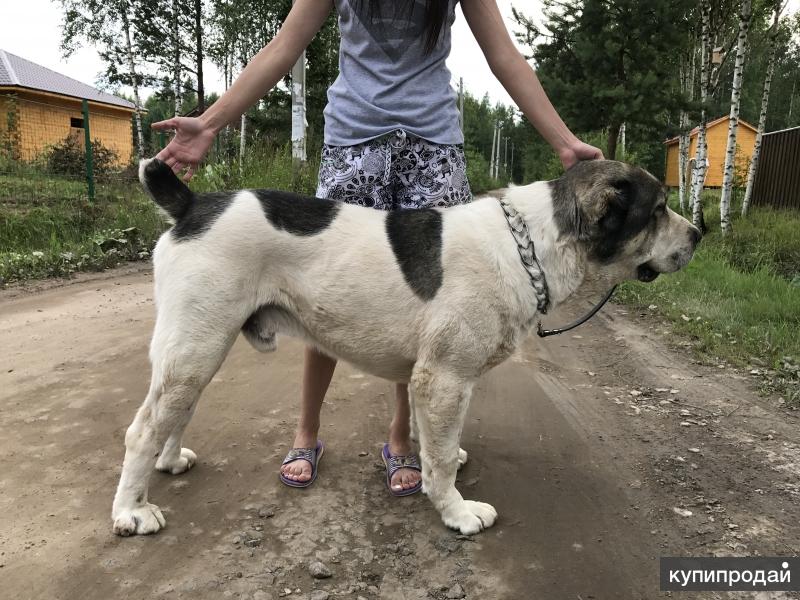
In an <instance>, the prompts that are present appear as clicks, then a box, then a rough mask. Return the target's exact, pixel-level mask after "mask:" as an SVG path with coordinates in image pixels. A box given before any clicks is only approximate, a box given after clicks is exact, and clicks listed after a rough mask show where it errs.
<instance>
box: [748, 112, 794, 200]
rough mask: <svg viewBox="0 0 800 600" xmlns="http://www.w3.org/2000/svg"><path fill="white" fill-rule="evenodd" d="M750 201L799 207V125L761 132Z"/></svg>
mask: <svg viewBox="0 0 800 600" xmlns="http://www.w3.org/2000/svg"><path fill="white" fill-rule="evenodd" d="M762 144H763V145H762V147H761V159H760V161H759V165H758V173H757V174H756V181H755V185H754V188H753V204H754V205H757V206H769V207H771V208H780V209H785V210H800V127H794V128H793V129H784V130H783V131H775V132H772V133H767V134H764V138H763V141H762Z"/></svg>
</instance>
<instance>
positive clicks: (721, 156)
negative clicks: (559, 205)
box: [664, 116, 756, 188]
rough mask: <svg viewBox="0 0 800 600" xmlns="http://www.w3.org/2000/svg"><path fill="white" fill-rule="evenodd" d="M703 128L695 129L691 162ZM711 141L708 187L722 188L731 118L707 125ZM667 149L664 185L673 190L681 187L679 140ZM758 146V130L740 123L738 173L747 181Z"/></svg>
mask: <svg viewBox="0 0 800 600" xmlns="http://www.w3.org/2000/svg"><path fill="white" fill-rule="evenodd" d="M699 131H700V128H699V127H695V128H694V129H693V130H692V133H691V135H690V138H689V139H690V146H689V160H690V162H691V164H694V162H693V159H694V157H695V156H697V134H698V133H699ZM706 132H707V133H706V135H707V137H708V172H707V173H706V183H705V185H706V187H712V188H713V187H721V186H722V175H723V171H724V169H725V150H726V148H727V147H728V117H727V116H724V117H720V118H719V119H716V120H715V121H711V122H710V123H708V124H707V125H706ZM664 144H666V146H667V168H666V171H665V172H666V177H665V180H664V183H665V184H667V185H668V186H670V187H678V148H679V144H678V138H676V137H675V138H672V139H671V140H667V141H666V142H664ZM755 145H756V128H755V127H753V126H752V125H750V123H748V122H746V121H743V120H742V119H739V129H738V132H737V134H736V146H737V151H736V169H737V170H738V171H739V172H740V173H744V174H745V177H746V173H747V169H748V166H749V164H750V157H751V156H752V155H753V149H754V148H755Z"/></svg>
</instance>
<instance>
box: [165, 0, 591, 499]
mask: <svg viewBox="0 0 800 600" xmlns="http://www.w3.org/2000/svg"><path fill="white" fill-rule="evenodd" d="M458 1H459V0H296V3H295V5H294V7H293V8H292V10H291V12H290V13H289V15H288V17H287V18H286V21H285V22H284V24H283V27H282V28H281V30H280V32H279V33H278V34H277V35H276V36H275V37H274V38H273V40H272V41H271V42H270V43H269V44H267V46H266V47H264V48H263V49H262V50H261V51H260V52H259V53H258V54H257V55H256V56H255V57H254V58H253V60H252V61H250V63H249V64H248V65H247V68H245V69H244V71H242V73H241V75H240V76H239V78H238V79H237V80H236V82H235V83H234V84H233V85H232V86H231V88H230V89H229V90H228V91H227V92H226V93H225V94H224V95H223V96H222V97H221V98H220V99H219V100H218V101H217V102H215V103H214V104H213V105H212V106H211V107H210V108H209V109H208V111H206V112H205V113H204V114H203V115H202V116H201V117H199V118H182V117H176V118H174V119H169V120H167V121H162V122H160V123H156V124H154V125H153V127H154V128H155V129H162V130H165V129H171V130H174V131H175V132H176V134H175V137H174V138H173V140H172V141H171V142H170V143H169V145H168V146H167V147H166V148H165V149H164V150H162V151H161V152H160V153H159V155H158V158H160V159H162V160H164V161H165V162H166V163H167V164H169V165H170V166H171V167H172V169H173V170H174V171H175V172H182V171H185V179H189V178H191V176H192V175H193V173H194V171H195V170H196V169H197V165H198V164H199V163H200V162H201V161H202V160H203V157H204V156H205V154H206V152H207V151H208V149H209V147H210V146H211V143H212V141H213V140H214V137H215V136H216V135H217V133H218V132H219V131H220V130H221V129H222V128H223V127H225V126H226V125H227V124H228V123H232V122H234V121H237V120H238V119H239V117H240V116H241V114H242V113H243V112H244V111H245V110H247V108H248V107H249V106H251V105H252V104H254V103H255V102H257V101H258V100H259V99H260V98H262V97H263V96H264V95H265V94H266V93H267V92H268V91H269V90H270V89H272V87H273V86H275V84H277V83H278V81H280V80H281V78H282V77H283V75H284V74H285V73H287V72H288V71H289V70H290V69H291V67H292V65H293V64H294V63H295V62H296V61H297V59H298V58H299V56H300V54H301V53H302V51H303V49H304V48H305V47H306V46H307V45H308V44H309V43H310V42H311V40H312V38H313V37H314V35H315V34H316V32H317V31H318V30H319V28H320V27H321V26H322V24H323V23H324V22H325V20H326V18H327V17H328V15H329V13H330V11H331V9H333V8H335V9H336V10H337V12H338V15H339V28H340V31H341V36H342V39H341V47H340V56H339V77H338V78H337V80H336V81H335V82H334V84H333V85H332V86H331V87H330V89H329V90H328V105H327V107H326V108H325V132H324V133H325V144H324V147H323V149H322V162H321V165H320V172H319V187H318V188H317V195H318V196H320V197H323V198H331V199H335V200H340V201H342V202H349V203H353V204H360V205H362V206H370V207H373V208H376V209H380V210H393V209H398V208H404V209H419V208H427V207H446V206H451V205H454V204H459V203H464V202H469V201H470V200H471V192H470V188H469V182H468V181H467V178H466V166H465V161H464V153H463V148H462V144H463V141H464V139H463V135H462V132H461V129H460V127H459V118H458V111H457V108H456V99H455V92H454V90H453V88H452V87H451V85H450V78H451V76H450V72H449V71H448V69H447V67H446V65H445V60H446V58H447V56H448V55H449V53H450V29H451V26H452V24H453V21H454V19H455V4H456V2H458ZM461 7H462V10H463V12H464V17H465V18H466V20H467V23H468V24H469V27H470V29H471V30H472V33H473V34H474V35H475V39H476V40H477V42H478V44H479V45H480V47H481V49H482V50H483V53H484V55H485V56H486V60H487V61H488V63H489V66H490V67H491V69H492V73H494V75H495V76H496V77H497V79H498V80H499V81H500V83H501V84H502V85H503V86H504V87H505V89H506V90H507V91H508V93H509V94H510V95H511V97H512V98H513V99H514V101H515V102H516V104H517V105H518V106H519V108H520V109H521V110H522V112H523V113H524V114H525V116H526V117H527V118H528V120H529V121H530V122H531V123H532V124H533V125H534V127H536V129H537V130H538V131H539V133H540V134H541V135H542V136H543V137H544V139H545V140H547V142H548V143H549V144H550V145H551V146H552V147H553V149H554V150H555V151H556V152H557V153H558V156H559V157H560V159H561V162H562V163H563V165H564V167H565V168H569V167H571V166H572V165H573V164H575V163H576V162H577V161H580V160H591V159H597V158H602V153H601V152H600V150H598V149H597V148H594V147H592V146H589V145H587V144H584V143H582V142H581V141H579V140H578V139H577V138H576V137H575V136H574V135H573V134H572V133H571V132H570V130H569V129H568V128H567V126H566V125H565V124H564V122H563V121H562V120H561V118H560V117H559V116H558V114H557V112H556V110H555V109H554V108H553V106H552V104H551V103H550V101H549V100H548V98H547V96H546V94H545V92H544V90H543V89H542V86H541V84H540V83H539V80H538V78H537V77H536V74H535V73H534V71H533V69H532V68H531V67H530V65H529V64H528V63H527V62H526V60H525V58H524V57H523V56H522V55H521V54H520V53H519V51H518V50H517V48H516V46H515V45H514V43H513V42H512V40H511V37H510V35H509V33H508V30H507V29H506V26H505V24H504V23H503V19H502V17H501V14H500V11H499V9H498V7H497V3H496V0H461ZM387 309H388V310H401V307H387ZM335 367H336V361H335V360H333V359H332V358H330V357H328V356H325V355H323V354H321V353H319V352H318V351H317V350H315V349H314V348H310V347H309V348H307V349H306V352H305V365H304V373H303V390H302V408H301V412H300V421H299V425H298V428H297V431H296V434H295V438H294V444H293V446H294V448H293V450H291V451H290V452H289V454H288V455H287V457H286V459H285V460H284V464H283V465H282V467H281V471H280V477H281V481H283V482H284V483H285V484H287V485H290V486H292V487H307V486H309V485H311V483H313V481H314V479H315V478H316V475H317V464H318V461H319V459H320V457H321V456H322V451H323V446H322V443H321V442H319V441H318V440H317V434H318V431H319V426H320V411H321V409H322V401H323V399H324V397H325V393H326V391H327V389H328V385H329V384H330V381H331V378H332V377H333V371H334V368H335ZM409 417H410V409H409V402H408V389H407V386H406V385H405V384H397V385H396V409H395V415H394V418H393V420H392V423H391V426H390V429H389V443H388V444H386V445H385V446H384V450H383V460H384V463H385V464H386V467H387V484H388V486H389V489H390V491H391V493H392V494H394V495H397V496H404V495H408V494H413V493H415V492H416V491H418V490H419V489H420V487H421V474H420V466H419V459H418V457H417V456H416V455H415V454H413V452H412V447H411V442H410V439H409Z"/></svg>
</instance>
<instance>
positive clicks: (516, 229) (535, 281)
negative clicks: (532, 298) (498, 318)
mask: <svg viewBox="0 0 800 600" xmlns="http://www.w3.org/2000/svg"><path fill="white" fill-rule="evenodd" d="M498 202H499V203H500V208H502V209H503V214H505V216H506V222H507V223H508V228H509V230H510V231H511V235H512V236H513V237H514V241H515V242H516V243H517V251H518V252H519V259H520V261H521V262H522V266H523V267H524V268H525V271H527V273H528V277H529V278H530V281H531V286H532V287H533V291H534V293H535V294H536V303H537V309H538V311H539V313H541V314H543V315H546V314H547V311H548V309H549V308H550V289H549V287H548V286H547V279H546V278H545V276H544V269H542V265H541V263H540V262H539V259H538V258H537V257H536V251H535V250H534V247H533V238H532V237H531V233H530V230H529V229H528V224H527V223H525V219H524V218H523V217H522V215H521V214H519V212H518V211H517V209H515V208H514V207H513V206H511V205H510V204H508V203H507V202H505V200H502V199H498ZM616 289H617V286H614V287H613V288H611V289H610V290H609V291H608V293H607V294H606V295H605V296H604V297H603V299H602V300H600V302H599V303H598V304H596V305H595V306H594V308H592V310H590V311H589V312H588V313H587V314H586V316H584V317H583V318H581V319H578V320H577V321H575V322H574V323H572V324H570V325H567V326H566V327H559V328H557V329H545V328H544V327H542V322H541V321H539V325H538V327H537V330H536V333H537V335H538V336H539V337H541V338H546V337H550V336H553V335H560V334H562V333H566V332H568V331H572V330H573V329H575V328H576V327H580V326H581V325H583V324H584V323H586V321H588V320H589V319H591V318H592V317H593V316H595V315H596V314H597V313H598V312H599V311H600V309H601V308H603V307H604V306H605V305H606V303H607V302H608V301H609V300H611V296H613V295H614V291H615V290H616Z"/></svg>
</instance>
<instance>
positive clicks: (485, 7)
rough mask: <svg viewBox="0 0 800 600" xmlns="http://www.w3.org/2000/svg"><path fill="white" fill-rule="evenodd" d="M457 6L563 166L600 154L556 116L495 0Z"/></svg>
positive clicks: (463, 0)
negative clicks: (511, 34) (510, 32)
mask: <svg viewBox="0 0 800 600" xmlns="http://www.w3.org/2000/svg"><path fill="white" fill-rule="evenodd" d="M461 8H462V10H463V11H464V17H465V18H466V20H467V24H468V25H469V27H470V29H471V30H472V33H473V35H474V36H475V39H476V40H477V41H478V44H479V45H480V47H481V50H483V54H484V56H486V60H487V62H488V63H489V68H491V70H492V73H494V75H495V77H497V80H498V81H499V82H500V83H501V84H502V85H503V87H504V88H505V89H506V91H508V93H509V95H510V96H511V98H513V100H514V102H516V103H517V106H519V108H520V110H521V111H522V112H523V114H524V115H525V116H526V117H527V118H528V120H529V121H530V122H531V123H532V124H533V126H534V127H535V128H536V130H537V131H538V132H539V133H540V134H541V135H542V137H543V138H544V139H545V140H546V141H547V142H548V143H549V144H550V145H551V146H552V147H553V150H555V151H556V152H557V153H558V156H559V158H560V159H561V162H562V163H563V165H564V167H565V168H567V169H568V168H569V167H571V166H572V165H574V164H575V163H576V162H578V161H581V160H592V159H595V158H603V153H602V152H601V151H600V150H599V149H597V148H595V147H593V146H589V145H588V144H584V143H583V142H581V141H580V140H579V139H578V138H577V137H575V135H574V134H573V133H572V132H571V131H570V130H569V128H568V127H567V126H566V124H565V123H564V121H562V120H561V117H560V116H558V113H557V112H556V109H555V108H554V107H553V105H552V103H551V102H550V99H549V98H548V97H547V94H546V93H545V91H544V88H542V84H541V83H540V82H539V78H538V77H537V76H536V73H535V72H534V70H533V69H532V68H531V66H530V65H529V64H528V61H526V60H525V57H524V56H522V54H521V53H520V51H519V50H518V49H517V47H516V46H515V45H514V42H513V41H512V39H511V36H510V34H509V33H508V28H507V27H506V25H505V23H503V17H502V15H501V14H500V9H498V7H497V2H496V0H461Z"/></svg>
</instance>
